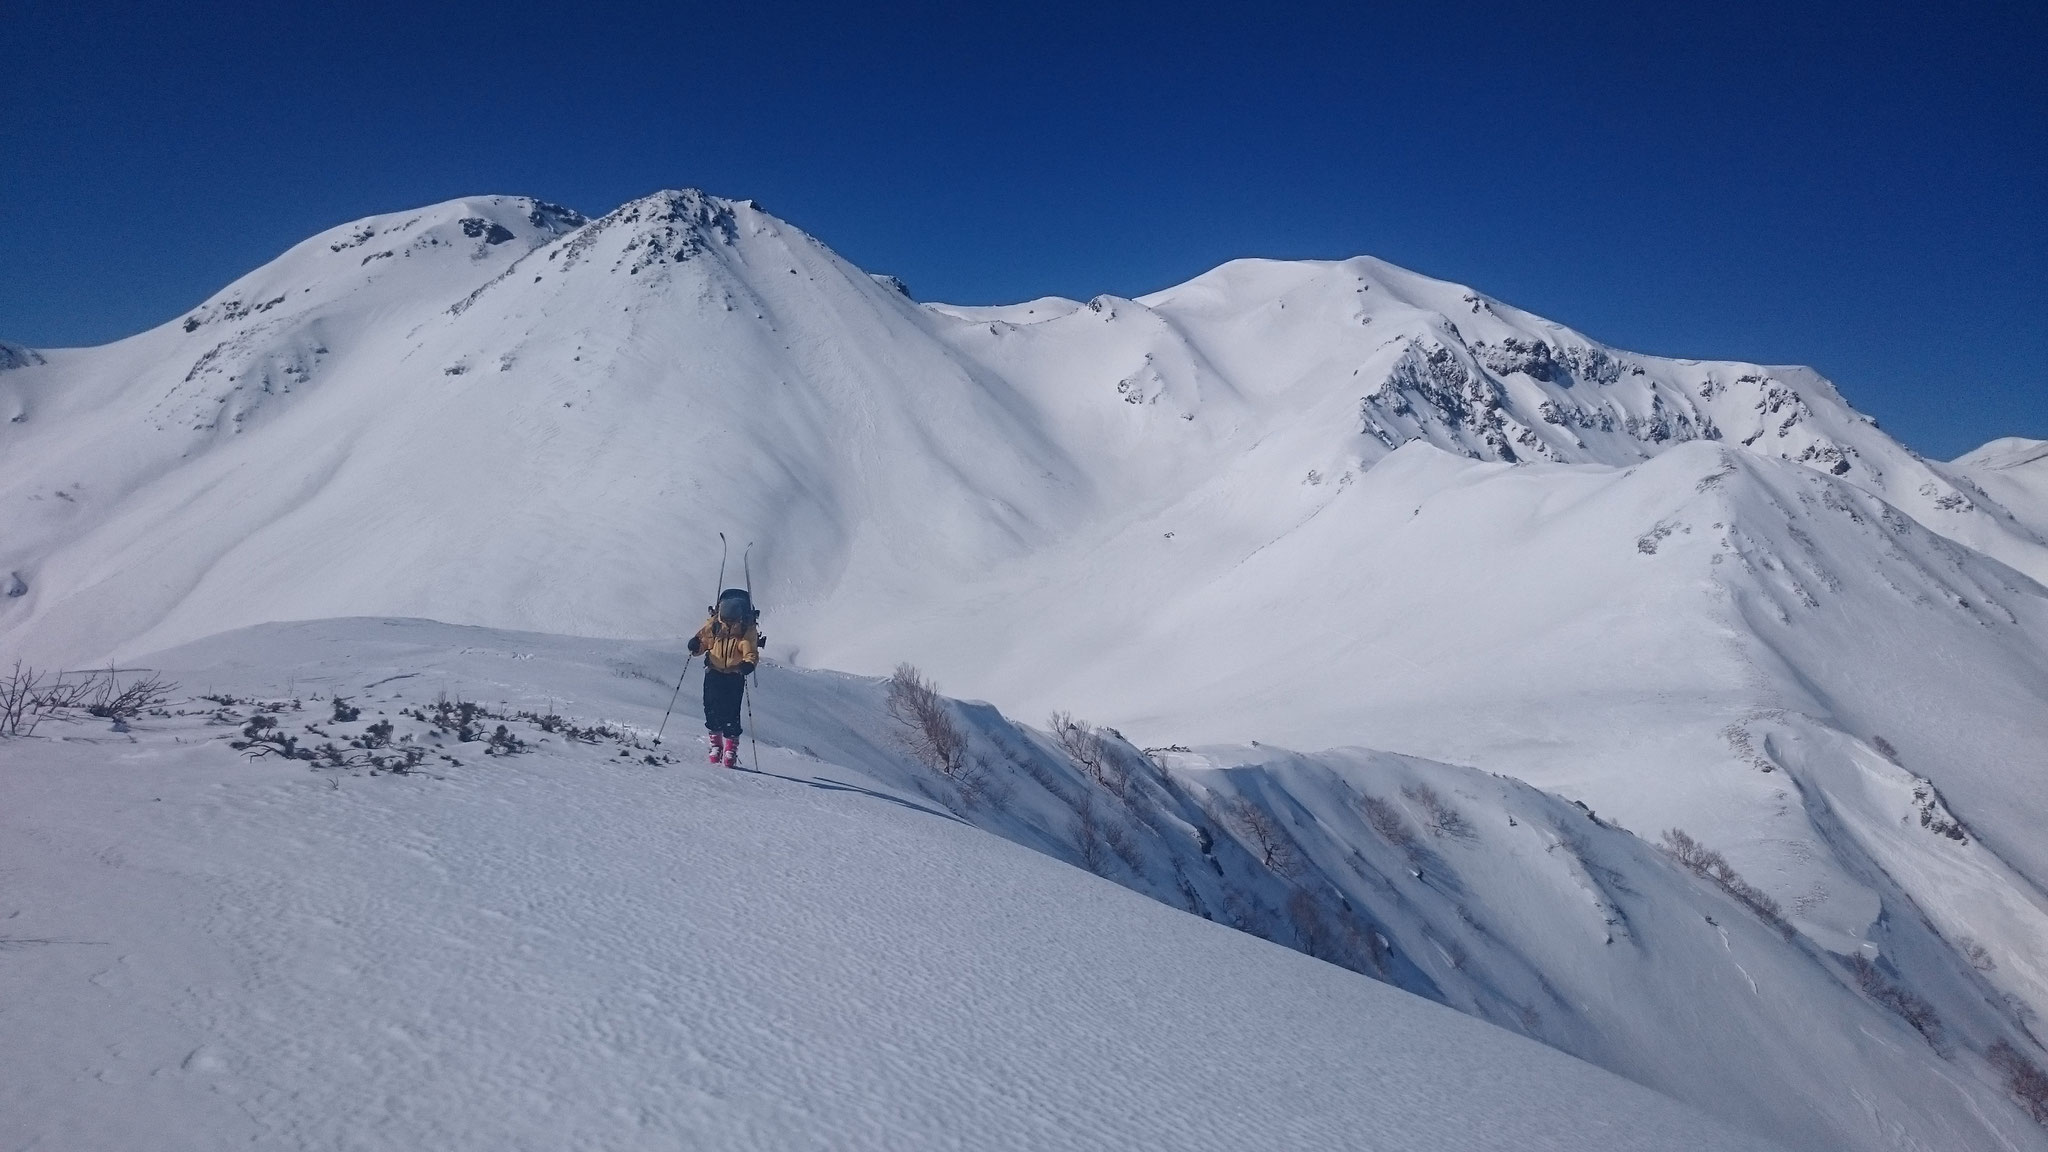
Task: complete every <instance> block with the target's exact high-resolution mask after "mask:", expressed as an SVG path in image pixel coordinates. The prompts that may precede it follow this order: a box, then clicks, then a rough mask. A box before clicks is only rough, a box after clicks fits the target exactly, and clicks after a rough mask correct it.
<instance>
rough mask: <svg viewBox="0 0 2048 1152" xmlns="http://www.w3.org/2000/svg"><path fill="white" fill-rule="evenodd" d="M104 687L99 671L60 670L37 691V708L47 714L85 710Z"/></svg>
mask: <svg viewBox="0 0 2048 1152" xmlns="http://www.w3.org/2000/svg"><path fill="white" fill-rule="evenodd" d="M102 688H103V685H102V684H101V683H100V674H99V673H98V672H59V673H57V676H56V679H54V680H50V681H48V682H46V683H45V684H44V685H43V686H42V687H41V688H39V689H37V691H36V708H37V709H38V710H39V711H41V712H42V713H43V714H44V715H45V716H48V715H52V714H54V713H58V712H70V711H73V710H80V711H82V710H84V709H85V707H86V706H87V705H89V704H91V703H92V702H93V701H94V700H95V699H96V698H98V696H99V695H100V692H101V690H102Z"/></svg>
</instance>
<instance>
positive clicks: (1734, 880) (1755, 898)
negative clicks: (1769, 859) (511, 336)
mask: <svg viewBox="0 0 2048 1152" xmlns="http://www.w3.org/2000/svg"><path fill="white" fill-rule="evenodd" d="M1664 851H1665V852H1666V853H1667V854H1668V855H1670V857H1671V858H1672V859H1673V860H1676V861H1678V863H1679V864H1681V865H1683V866H1684V867H1685V868H1686V870H1688V871H1690V872H1692V873H1693V874H1694V875H1697V876H1702V877H1705V878H1706V879H1708V880H1712V881H1713V882H1714V883H1716V884H1718V885H1720V886H1721V889H1722V891H1725V892H1727V893H1728V894H1729V895H1730V896H1733V897H1735V899H1736V900H1738V901H1740V902H1741V903H1742V905H1743V906H1744V907H1746V908H1748V909H1749V910H1750V911H1751V912H1754V913H1756V915H1757V917H1758V918H1759V919H1761V920H1763V921H1764V922H1765V923H1767V924H1769V925H1770V926H1771V927H1773V928H1776V929H1777V930H1778V931H1779V932H1780V933H1782V934H1783V935H1784V936H1785V938H1786V939H1788V940H1789V939H1791V938H1792V934H1793V933H1792V925H1791V924H1790V923H1788V922H1787V921H1786V920H1785V911H1784V909H1783V908H1781V907H1779V905H1778V902H1777V901H1776V900H1774V899H1772V898H1771V895H1770V893H1768V892H1765V891H1764V890H1763V889H1761V888H1758V887H1757V886H1756V885H1754V884H1751V883H1750V882H1749V881H1747V880H1744V879H1743V878H1742V876H1741V875H1740V874H1739V873H1737V872H1736V871H1735V868H1734V866H1733V865H1731V864H1729V863H1728V858H1727V857H1725V856H1723V855H1721V854H1720V853H1719V852H1716V851H1714V850H1713V849H1711V848H1709V847H1707V846H1706V845H1704V844H1702V843H1700V842H1699V841H1697V840H1695V839H1693V838H1692V837H1691V836H1689V835H1687V834H1686V833H1685V831H1684V830H1683V829H1679V828H1670V829H1666V830H1665V832H1664Z"/></svg>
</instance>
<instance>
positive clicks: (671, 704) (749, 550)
mask: <svg viewBox="0 0 2048 1152" xmlns="http://www.w3.org/2000/svg"><path fill="white" fill-rule="evenodd" d="M731 549H732V545H731V544H730V543H728V542H727V541H726V539H725V533H723V532H720V533H719V534H718V585H717V587H715V588H713V589H712V590H711V602H712V603H713V604H717V603H718V596H719V594H720V593H722V592H724V591H725V564H726V560H727V559H728V558H729V557H730V555H731ZM753 560H754V542H753V541H752V540H749V541H747V547H746V550H745V551H743V552H741V553H740V570H741V572H743V573H744V574H745V576H746V587H747V604H748V606H749V607H752V605H753V603H754V564H753ZM696 658H697V654H696V653H695V652H692V653H690V654H689V655H688V656H686V657H684V658H683V674H682V675H680V676H678V677H676V690H675V691H674V692H671V693H669V697H668V708H667V709H666V710H665V711H663V712H662V714H661V727H660V728H657V729H655V732H654V742H655V743H656V744H659V743H661V737H662V734H663V733H665V732H667V731H668V718H669V714H670V713H672V712H674V711H675V710H676V701H677V700H679V699H681V698H682V695H683V681H685V680H688V679H689V678H690V662H691V661H692V660H695V659H696ZM753 726H754V701H753V696H752V694H751V693H749V694H748V698H747V727H748V728H749V729H752V728H753ZM747 735H748V736H749V737H750V738H752V739H753V742H754V761H755V763H759V762H760V759H761V741H760V739H759V738H758V737H755V736H754V734H753V733H752V732H751V731H749V732H748V733H747Z"/></svg>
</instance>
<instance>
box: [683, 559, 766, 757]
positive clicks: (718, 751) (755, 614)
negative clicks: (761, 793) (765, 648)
mask: <svg viewBox="0 0 2048 1152" xmlns="http://www.w3.org/2000/svg"><path fill="white" fill-rule="evenodd" d="M709 611H710V613H711V616H710V619H708V620H706V621H704V626H703V627H702V628H699V629H697V634H696V635H695V636H692V637H690V651H691V652H702V653H703V654H704V731H705V733H706V736H707V738H708V739H709V740H710V742H711V758H710V759H711V763H713V764H719V763H723V764H724V765H725V766H726V767H727V768H737V767H738V766H739V756H740V702H741V700H742V698H743V697H744V696H745V694H746V690H747V677H748V676H749V675H751V674H752V673H753V671H754V666H755V664H756V663H757V662H759V660H760V659H761V633H760V632H759V631H758V630H757V629H756V628H755V627H754V622H755V621H757V620H759V619H760V618H761V613H760V612H759V611H758V610H756V609H755V607H754V604H753V598H752V597H750V596H748V595H747V593H746V590H745V589H742V588H727V589H726V590H725V591H723V592H720V593H719V594H718V604H717V606H716V607H714V608H711V609H709Z"/></svg>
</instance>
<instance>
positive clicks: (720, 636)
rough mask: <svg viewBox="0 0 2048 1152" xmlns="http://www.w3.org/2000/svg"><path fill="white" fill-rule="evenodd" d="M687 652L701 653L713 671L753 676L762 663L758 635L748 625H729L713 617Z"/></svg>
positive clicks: (700, 629) (694, 639) (750, 624)
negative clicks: (755, 666) (746, 673)
mask: <svg viewBox="0 0 2048 1152" xmlns="http://www.w3.org/2000/svg"><path fill="white" fill-rule="evenodd" d="M690 651H692V652H702V653H703V654H704V662H705V663H706V664H709V665H711V667H712V670H713V671H717V672H742V673H744V672H752V671H753V670H754V665H756V664H758V663H760V661H761V633H760V632H759V631H757V630H756V629H755V628H754V625H753V623H752V622H751V621H749V622H747V623H744V624H729V623H727V622H725V621H724V620H720V619H719V618H718V617H717V616H713V617H711V619H709V620H706V621H705V622H704V626H703V627H702V628H699V629H697V635H696V636H695V637H694V638H693V639H691V641H690Z"/></svg>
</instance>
